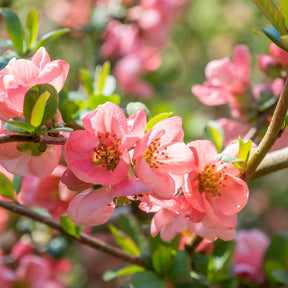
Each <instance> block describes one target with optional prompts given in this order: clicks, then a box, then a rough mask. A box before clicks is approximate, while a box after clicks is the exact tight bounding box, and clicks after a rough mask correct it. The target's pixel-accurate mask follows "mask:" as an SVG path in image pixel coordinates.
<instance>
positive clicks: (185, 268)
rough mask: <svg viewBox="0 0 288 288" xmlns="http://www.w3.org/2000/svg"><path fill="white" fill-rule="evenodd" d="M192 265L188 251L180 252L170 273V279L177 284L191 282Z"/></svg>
mask: <svg viewBox="0 0 288 288" xmlns="http://www.w3.org/2000/svg"><path fill="white" fill-rule="evenodd" d="M190 270H191V263H190V258H189V256H188V254H187V252H186V251H184V250H182V251H178V253H177V255H176V256H175V258H174V261H173V263H172V265H171V268H170V270H169V272H168V277H169V279H171V280H173V282H174V281H177V282H180V281H181V282H182V281H191V280H192V278H191V276H190Z"/></svg>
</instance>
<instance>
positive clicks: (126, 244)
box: [108, 224, 140, 256]
mask: <svg viewBox="0 0 288 288" xmlns="http://www.w3.org/2000/svg"><path fill="white" fill-rule="evenodd" d="M108 227H109V229H110V231H111V233H112V234H113V236H114V239H115V241H116V243H117V244H118V245H119V246H120V247H121V248H122V249H123V251H125V252H127V253H129V254H132V255H135V256H140V250H139V248H138V247H137V245H136V243H135V242H134V241H133V240H132V239H131V238H130V237H129V236H128V235H126V234H125V233H124V232H123V231H120V230H118V229H117V228H116V227H115V226H113V225H112V224H110V225H108Z"/></svg>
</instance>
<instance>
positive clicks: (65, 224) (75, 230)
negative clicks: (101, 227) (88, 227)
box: [60, 216, 84, 238]
mask: <svg viewBox="0 0 288 288" xmlns="http://www.w3.org/2000/svg"><path fill="white" fill-rule="evenodd" d="M60 223H61V226H62V228H63V229H64V231H65V232H67V233H68V234H70V235H72V236H75V237H77V238H79V235H80V234H81V232H82V231H83V229H84V227H83V226H76V225H75V224H74V223H73V222H72V220H71V219H70V218H69V217H68V216H61V217H60Z"/></svg>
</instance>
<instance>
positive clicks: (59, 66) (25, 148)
mask: <svg viewBox="0 0 288 288" xmlns="http://www.w3.org/2000/svg"><path fill="white" fill-rule="evenodd" d="M68 70H69V64H68V63H66V62H64V61H62V60H55V61H51V60H50V57H49V55H48V53H47V51H46V49H45V48H43V47H42V48H40V49H39V50H38V51H37V52H36V54H35V55H34V56H33V58H32V60H31V61H29V60H25V59H20V60H16V59H12V60H10V62H9V63H8V65H7V66H6V67H5V68H4V69H3V70H1V71H0V117H3V118H5V119H10V118H13V117H23V104H24V98H25V93H26V92H27V91H28V89H29V88H30V87H32V86H33V85H36V84H45V83H47V84H50V85H52V86H54V87H55V89H56V90H57V92H60V90H61V89H62V88H63V85H64V83H65V80H66V77H67V74H68ZM58 113H59V112H58ZM59 114H60V113H59ZM60 118H61V115H59V119H60ZM2 125H3V123H2V122H1V123H0V135H1V136H4V135H9V134H11V132H8V131H6V130H4V129H3V128H2ZM35 145H36V144H32V143H17V142H15V143H5V144H1V145H0V163H1V164H2V165H3V166H4V167H5V168H6V169H7V170H8V171H9V172H11V173H15V174H17V175H21V176H24V175H28V174H31V175H35V176H37V177H43V176H46V175H49V174H50V173H51V172H52V171H53V169H54V168H55V167H56V166H57V164H58V162H59V159H60V155H61V150H62V148H61V147H60V146H58V147H57V145H53V146H52V145H48V147H47V149H46V151H45V152H43V153H36V152H37V151H38V150H37V149H36V150H37V151H36V152H35V151H34V152H33V147H36V146H35ZM40 167H41V169H39V168H40Z"/></svg>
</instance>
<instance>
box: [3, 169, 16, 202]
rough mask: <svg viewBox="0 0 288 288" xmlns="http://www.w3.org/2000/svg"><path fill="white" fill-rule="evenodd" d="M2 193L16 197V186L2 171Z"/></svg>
mask: <svg viewBox="0 0 288 288" xmlns="http://www.w3.org/2000/svg"><path fill="white" fill-rule="evenodd" d="M0 195H2V196H4V197H6V198H9V199H14V187H13V184H12V182H11V181H10V180H9V179H8V178H7V177H6V176H5V175H4V174H2V173H0Z"/></svg>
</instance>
